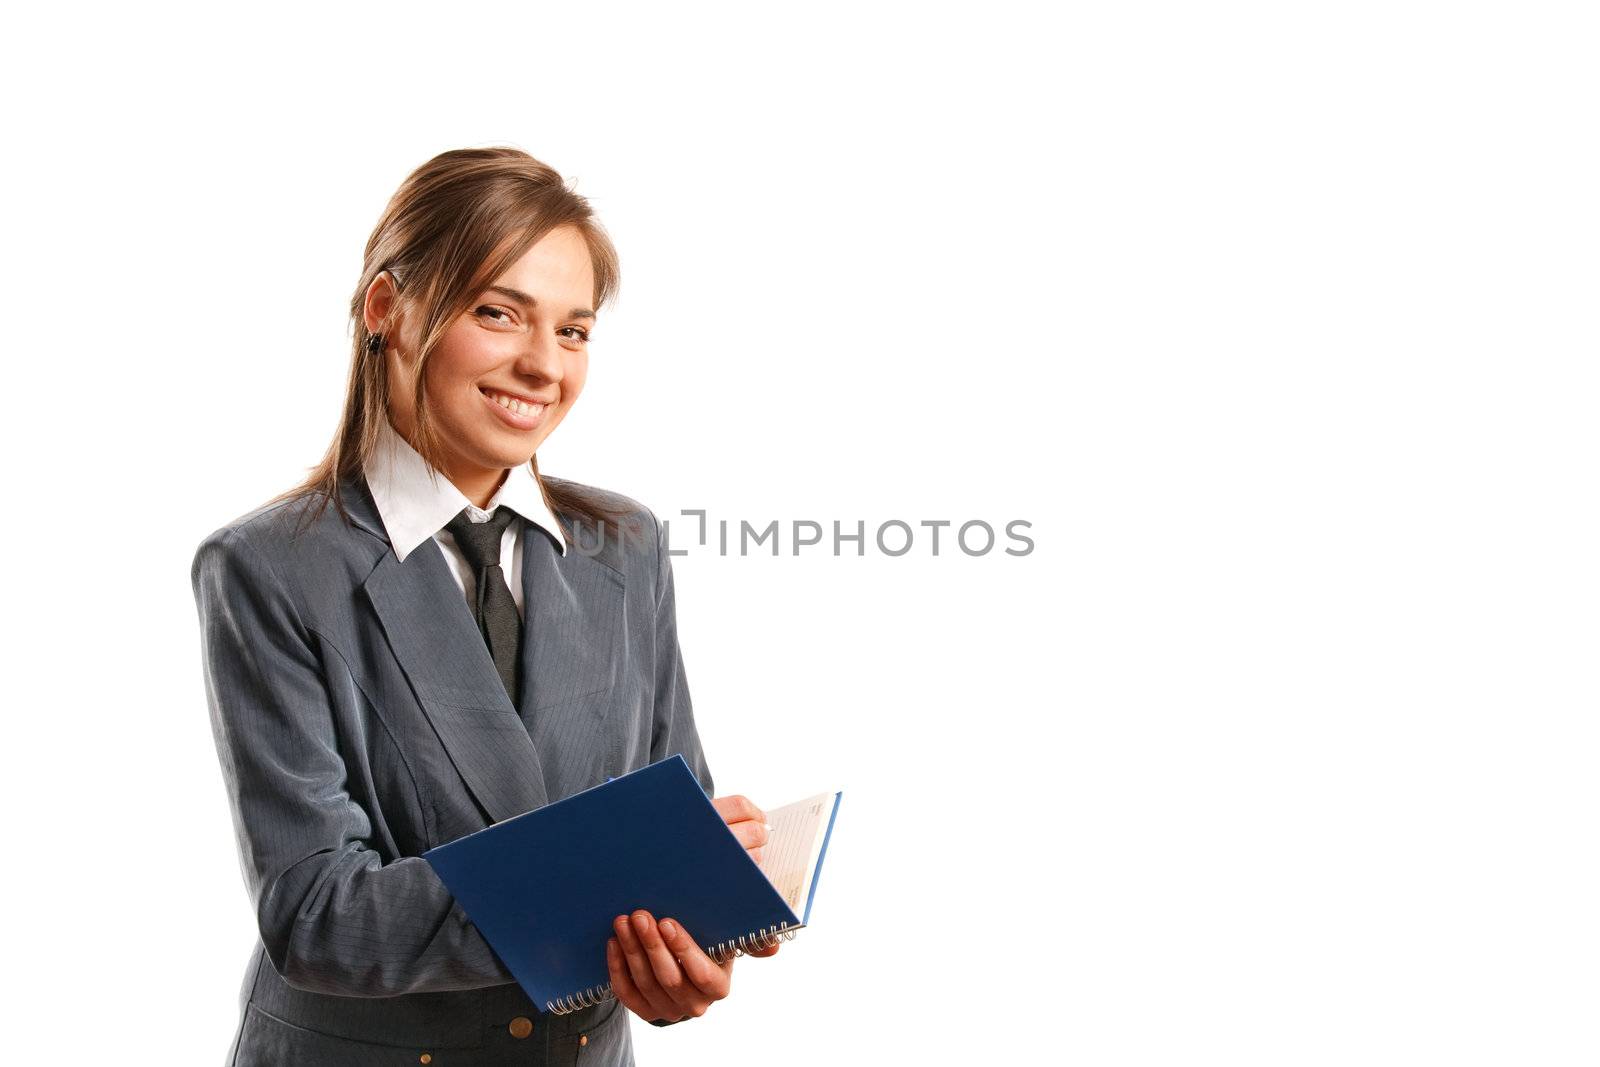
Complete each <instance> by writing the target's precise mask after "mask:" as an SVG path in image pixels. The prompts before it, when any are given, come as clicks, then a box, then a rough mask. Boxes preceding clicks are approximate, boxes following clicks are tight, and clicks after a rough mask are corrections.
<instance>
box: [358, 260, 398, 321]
mask: <svg viewBox="0 0 1600 1067" xmlns="http://www.w3.org/2000/svg"><path fill="white" fill-rule="evenodd" d="M399 294H400V290H399V288H398V287H397V286H396V285H395V281H394V275H392V274H390V273H389V272H388V271H386V270H381V271H379V272H378V276H377V277H376V278H374V279H372V284H371V285H369V286H367V296H366V299H365V301H364V302H363V303H362V305H361V322H362V324H363V325H364V326H366V328H367V332H368V333H387V334H389V335H391V336H398V335H399V333H400V329H401V322H402V319H403V317H404V316H403V315H402V314H401V313H400V298H399Z"/></svg>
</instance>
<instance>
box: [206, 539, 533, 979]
mask: <svg viewBox="0 0 1600 1067" xmlns="http://www.w3.org/2000/svg"><path fill="white" fill-rule="evenodd" d="M190 579H191V582H192V584H193V587H194V596H195V604H196V607H197V610H198V612H199V616H200V638H201V647H202V659H203V663H204V668H205V688H206V699H207V702H208V704H209V705H210V713H211V727H212V733H213V735H214V737H215V740H216V744H217V754H218V757H219V758H220V760H221V763H222V775H223V780H224V783H225V785H226V788H227V793H228V800H229V803H230V805H231V808H232V814H233V824H234V832H235V835H236V837H237V839H238V846H239V860H240V866H241V868H242V870H243V874H244V879H245V884H246V886H247V888H248V890H249V893H250V898H251V900H252V902H253V904H254V906H255V913H256V921H257V925H258V927H259V929H260V932H261V940H262V943H263V945H264V946H265V948H266V952H267V955H268V957H269V958H270V959H271V961H272V964H273V966H274V967H275V968H276V969H277V970H278V972H279V973H280V974H282V975H283V977H284V979H285V980H286V981H287V982H289V984H291V985H293V986H297V987H299V988H301V989H306V990H310V991H313V992H317V993H331V994H336V995H339V996H351V997H388V996H397V995H400V994H404V993H421V992H432V991H441V990H451V989H472V988H477V987H481V986H490V985H501V984H505V983H507V982H510V981H512V980H513V979H512V976H511V975H510V973H509V972H508V971H506V970H505V968H504V967H503V966H502V964H501V963H500V961H499V960H498V958H497V957H496V956H495V955H494V953H493V951H492V950H491V949H490V948H489V946H488V943H487V942H486V941H484V940H483V936H482V935H481V934H480V933H478V931H477V928H476V927H474V926H473V925H472V924H471V923H470V922H469V921H468V920H467V917H466V915H465V913H463V912H462V911H461V909H460V907H459V906H458V905H456V903H455V900H454V898H453V897H452V896H451V895H450V893H449V890H447V889H446V888H445V886H444V883H442V882H441V881H440V880H439V878H438V876H437V875H436V874H435V873H434V871H433V868H432V867H430V866H429V865H428V862H427V861H426V860H424V859H422V858H420V857H407V858H399V859H391V861H390V862H387V863H385V862H384V858H383V857H382V856H381V855H380V854H379V853H378V852H376V851H374V850H373V849H372V848H371V847H370V841H371V836H372V820H371V818H370V816H369V815H368V813H367V812H366V811H365V810H364V809H363V808H362V806H361V805H360V804H359V803H358V802H357V801H356V800H355V799H353V798H352V797H351V795H350V793H349V792H348V790H347V788H346V774H345V764H344V761H343V759H342V757H341V755H340V752H339V748H338V743H337V742H338V735H339V723H338V722H337V721H336V717H335V710H334V707H333V704H332V701H331V700H330V699H329V695H328V692H329V691H328V686H327V684H326V682H325V678H324V673H323V670H324V660H323V651H324V650H323V644H322V641H323V639H322V638H321V637H320V636H318V635H317V634H316V633H315V632H313V631H312V630H310V629H308V628H307V627H306V626H305V624H304V622H303V620H302V619H301V617H300V615H299V613H298V611H297V610H296V608H295V605H294V603H293V602H292V600H291V598H290V597H289V595H288V593H287V591H286V589H285V587H284V585H283V583H282V582H281V581H280V580H279V578H278V576H277V574H276V573H275V572H274V571H273V569H272V567H271V565H270V564H269V562H268V561H267V560H266V558H265V557H263V556H262V555H261V554H260V552H259V551H258V550H257V549H255V548H254V547H253V546H252V545H251V544H250V542H249V541H248V539H247V537H246V536H245V535H244V534H243V533H241V532H240V531H238V530H237V529H234V528H231V527H225V528H223V529H221V530H218V531H217V532H216V533H213V534H212V535H211V536H209V537H208V538H206V540H205V541H204V542H202V543H201V545H200V547H199V549H198V550H197V551H196V553H195V557H194V563H193V566H192V568H191V572H190ZM332 654H335V655H336V653H332Z"/></svg>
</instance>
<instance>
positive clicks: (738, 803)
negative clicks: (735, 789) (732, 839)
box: [711, 793, 767, 826]
mask: <svg viewBox="0 0 1600 1067" xmlns="http://www.w3.org/2000/svg"><path fill="white" fill-rule="evenodd" d="M711 805H712V807H714V808H716V809H717V814H719V815H721V816H722V821H723V822H725V823H728V824H729V825H730V826H731V825H732V824H734V823H736V822H744V821H747V820H748V821H752V822H760V823H764V822H766V821H767V814H766V812H764V811H762V810H761V809H760V808H758V807H756V803H755V801H753V800H751V799H750V798H749V797H747V796H744V795H743V794H740V793H735V794H733V795H732V796H726V797H717V798H716V799H714V800H712V802H711Z"/></svg>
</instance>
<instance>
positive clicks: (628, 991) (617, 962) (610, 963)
mask: <svg viewBox="0 0 1600 1067" xmlns="http://www.w3.org/2000/svg"><path fill="white" fill-rule="evenodd" d="M606 970H607V972H609V973H610V975H611V992H612V994H613V995H614V996H615V997H616V998H617V1000H618V1001H619V1002H620V1003H621V1004H622V1006H623V1007H624V1008H627V1009H628V1010H629V1011H631V1012H633V1013H634V1014H635V1015H637V1016H639V1018H641V1019H647V1020H648V1019H651V1018H654V1015H655V1013H654V1012H653V1011H652V1009H651V1007H650V1002H649V1001H648V1000H646V999H645V997H644V994H643V993H641V992H639V987H638V986H636V985H634V984H633V978H632V976H631V975H629V974H628V964H627V961H626V960H625V959H624V958H623V955H622V946H621V945H619V944H617V939H616V938H614V937H612V938H607V939H606Z"/></svg>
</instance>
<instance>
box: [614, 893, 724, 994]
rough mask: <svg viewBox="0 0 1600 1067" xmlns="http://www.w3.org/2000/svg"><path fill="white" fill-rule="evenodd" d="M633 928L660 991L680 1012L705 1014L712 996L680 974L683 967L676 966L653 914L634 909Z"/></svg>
mask: <svg viewBox="0 0 1600 1067" xmlns="http://www.w3.org/2000/svg"><path fill="white" fill-rule="evenodd" d="M633 929H634V933H636V934H637V935H638V937H639V942H640V944H642V945H643V946H644V951H645V955H646V956H648V957H649V958H650V966H651V967H652V968H653V969H654V970H655V975H656V984H657V985H659V986H660V987H661V990H662V992H664V993H666V995H667V996H669V997H671V998H672V1002H673V1004H675V1005H677V1007H678V1008H679V1009H680V1010H681V1011H683V1012H687V1013H688V1014H690V1015H693V1016H696V1017H698V1016H701V1015H704V1014H705V1011H706V1008H707V1007H708V1006H709V1005H710V1004H711V1001H712V999H713V998H712V997H709V996H707V995H706V994H705V993H704V992H702V991H701V989H700V988H699V987H698V986H697V985H696V984H695V983H694V982H691V981H690V980H689V978H688V976H686V975H685V974H684V973H683V968H682V967H680V966H678V960H677V957H675V956H674V955H673V952H672V950H671V949H670V948H668V947H667V944H666V942H665V941H664V940H663V939H662V937H661V931H660V929H659V928H658V927H657V925H656V920H655V916H653V915H651V914H650V913H649V912H647V911H644V910H642V909H641V910H639V911H636V912H634V913H633Z"/></svg>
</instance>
